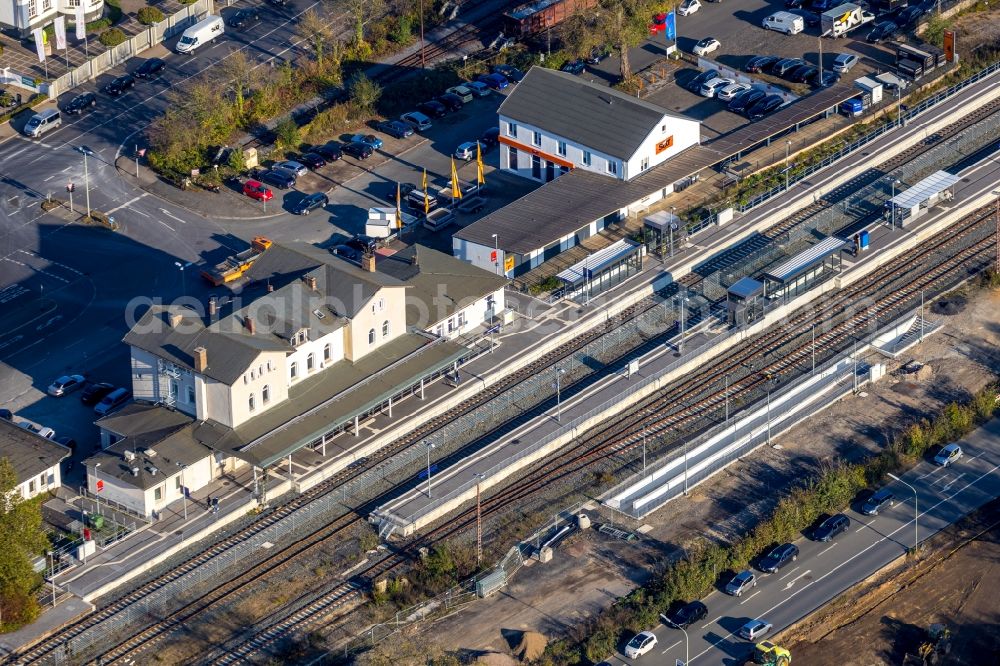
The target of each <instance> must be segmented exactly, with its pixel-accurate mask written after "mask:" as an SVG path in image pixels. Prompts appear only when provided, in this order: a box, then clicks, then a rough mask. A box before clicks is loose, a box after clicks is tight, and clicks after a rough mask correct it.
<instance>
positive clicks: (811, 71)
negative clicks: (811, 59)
mask: <svg viewBox="0 0 1000 666" xmlns="http://www.w3.org/2000/svg"><path fill="white" fill-rule="evenodd" d="M818 75H819V68H818V67H813V66H812V65H806V66H805V67H796V68H795V69H793V70H792V73H791V74H789V75H788V80H789V81H792V82H793V83H810V82H812V81H815V80H816V77H817V76H818Z"/></svg>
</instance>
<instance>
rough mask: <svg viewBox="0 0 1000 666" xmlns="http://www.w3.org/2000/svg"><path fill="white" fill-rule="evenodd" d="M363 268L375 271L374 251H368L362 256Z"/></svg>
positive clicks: (371, 271) (370, 271)
mask: <svg viewBox="0 0 1000 666" xmlns="http://www.w3.org/2000/svg"><path fill="white" fill-rule="evenodd" d="M361 268H363V269H365V270H366V271H368V272H369V273H374V272H375V254H374V253H373V252H366V253H365V254H364V255H363V256H362V257H361Z"/></svg>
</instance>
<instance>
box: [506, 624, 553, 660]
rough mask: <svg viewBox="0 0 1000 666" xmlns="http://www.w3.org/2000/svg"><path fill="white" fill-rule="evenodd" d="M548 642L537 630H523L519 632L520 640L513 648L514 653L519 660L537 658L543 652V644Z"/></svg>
mask: <svg viewBox="0 0 1000 666" xmlns="http://www.w3.org/2000/svg"><path fill="white" fill-rule="evenodd" d="M546 643H548V641H547V640H546V638H545V636H542V635H541V634H540V633H538V632H537V631H525V632H522V634H521V640H520V642H518V644H517V647H515V648H514V654H515V655H516V656H517V658H518V659H520V660H521V661H531V660H533V659H538V658H539V657H541V656H542V653H543V652H545V645H546Z"/></svg>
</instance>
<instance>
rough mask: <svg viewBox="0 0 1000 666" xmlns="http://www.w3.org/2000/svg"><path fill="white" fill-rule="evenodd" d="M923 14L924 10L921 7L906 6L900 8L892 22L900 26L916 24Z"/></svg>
mask: <svg viewBox="0 0 1000 666" xmlns="http://www.w3.org/2000/svg"><path fill="white" fill-rule="evenodd" d="M923 15H924V10H923V8H922V7H906V8H905V9H903V10H901V11H900V12H899V14H897V15H896V18H895V19H893V23H895V24H896V25H899V26H902V27H907V28H908V27H911V26H915V25H916V24H917V21H919V20H920V17H921V16H923Z"/></svg>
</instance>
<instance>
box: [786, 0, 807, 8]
mask: <svg viewBox="0 0 1000 666" xmlns="http://www.w3.org/2000/svg"><path fill="white" fill-rule="evenodd" d="M804 5H805V2H804V1H803V0H785V7H786V8H788V9H802V7H803V6H804Z"/></svg>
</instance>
